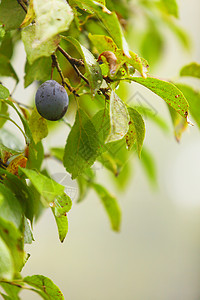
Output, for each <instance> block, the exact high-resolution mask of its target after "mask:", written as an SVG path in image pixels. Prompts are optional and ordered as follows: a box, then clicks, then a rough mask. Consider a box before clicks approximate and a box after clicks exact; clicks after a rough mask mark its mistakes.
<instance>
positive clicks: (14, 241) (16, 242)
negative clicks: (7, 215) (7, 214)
mask: <svg viewBox="0 0 200 300" xmlns="http://www.w3.org/2000/svg"><path fill="white" fill-rule="evenodd" d="M0 233H1V234H0V235H1V237H2V239H3V240H4V242H5V243H6V245H7V247H8V248H9V250H10V253H11V254H12V258H13V262H14V269H15V273H18V272H21V269H22V267H23V266H24V263H25V252H24V244H23V238H22V234H21V232H20V231H19V230H18V229H17V228H16V227H15V225H14V223H12V222H10V221H7V220H5V219H4V218H3V217H1V216H0Z"/></svg>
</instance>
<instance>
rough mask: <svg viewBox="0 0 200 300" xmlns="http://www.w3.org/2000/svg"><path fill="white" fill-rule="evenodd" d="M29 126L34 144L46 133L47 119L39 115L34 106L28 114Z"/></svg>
mask: <svg viewBox="0 0 200 300" xmlns="http://www.w3.org/2000/svg"><path fill="white" fill-rule="evenodd" d="M29 126H30V130H31V133H32V137H33V140H34V142H35V144H37V143H38V142H40V141H41V140H42V139H43V138H45V137H46V136H47V135H48V127H47V121H46V120H45V119H44V118H43V117H42V116H40V114H39V113H38V111H37V109H36V108H35V109H34V110H33V112H32V114H31V116H30V119H29Z"/></svg>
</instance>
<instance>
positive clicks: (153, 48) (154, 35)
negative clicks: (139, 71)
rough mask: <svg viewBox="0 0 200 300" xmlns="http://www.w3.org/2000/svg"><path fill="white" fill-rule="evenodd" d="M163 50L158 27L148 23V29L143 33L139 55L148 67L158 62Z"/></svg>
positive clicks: (162, 41) (150, 22)
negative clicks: (140, 54)
mask: <svg viewBox="0 0 200 300" xmlns="http://www.w3.org/2000/svg"><path fill="white" fill-rule="evenodd" d="M163 48H164V40H163V37H162V33H160V31H159V26H156V25H155V23H154V22H152V21H149V22H148V29H147V30H146V32H145V33H144V36H143V39H142V44H141V53H142V56H143V57H145V59H146V60H147V61H148V62H149V64H150V66H151V67H152V65H155V64H156V63H158V62H159V59H160V57H161V55H162V52H163Z"/></svg>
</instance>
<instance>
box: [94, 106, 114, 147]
mask: <svg viewBox="0 0 200 300" xmlns="http://www.w3.org/2000/svg"><path fill="white" fill-rule="evenodd" d="M91 121H92V123H93V125H94V126H95V129H96V132H98V139H99V142H100V152H101V151H103V147H104V144H105V141H106V139H107V138H108V135H109V133H110V116H109V112H108V110H107V109H101V110H99V111H98V112H97V113H96V114H95V115H94V116H93V118H92V120H91Z"/></svg>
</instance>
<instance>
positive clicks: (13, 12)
mask: <svg viewBox="0 0 200 300" xmlns="http://www.w3.org/2000/svg"><path fill="white" fill-rule="evenodd" d="M24 17H25V12H24V10H23V9H22V7H21V6H20V5H19V3H18V2H17V1H16V0H2V1H1V5H0V23H1V24H4V25H5V28H6V30H11V29H17V28H19V27H20V24H21V23H22V21H23V19H24Z"/></svg>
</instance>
